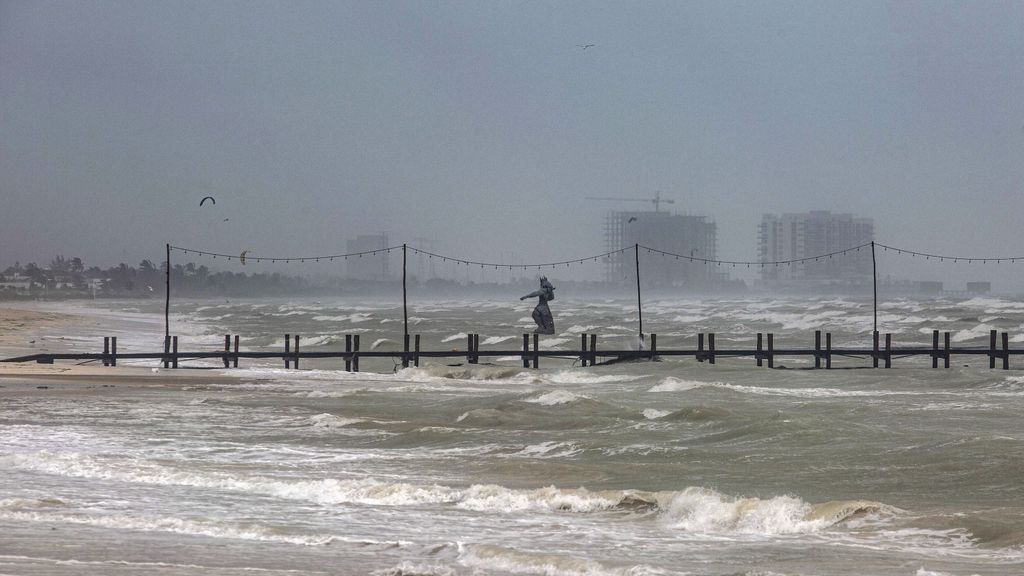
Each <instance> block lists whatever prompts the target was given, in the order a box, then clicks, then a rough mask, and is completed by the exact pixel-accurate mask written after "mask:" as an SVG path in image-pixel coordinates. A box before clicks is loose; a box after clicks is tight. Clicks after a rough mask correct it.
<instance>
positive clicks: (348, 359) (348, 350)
mask: <svg viewBox="0 0 1024 576" xmlns="http://www.w3.org/2000/svg"><path fill="white" fill-rule="evenodd" d="M351 371H352V335H351V334H345V372H351Z"/></svg>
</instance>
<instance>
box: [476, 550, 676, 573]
mask: <svg viewBox="0 0 1024 576" xmlns="http://www.w3.org/2000/svg"><path fill="white" fill-rule="evenodd" d="M458 562H459V564H462V565H463V566H466V567H467V568H470V569H472V570H473V573H474V574H475V573H477V572H478V571H482V573H486V574H490V573H508V574H531V575H532V574H536V575H540V576H655V575H663V574H670V573H669V572H665V571H664V570H661V569H657V568H652V567H649V566H645V565H642V564H640V565H630V566H611V565H607V564H603V563H601V562H598V561H597V560H591V559H588V558H577V557H575V556H569V555H566V554H544V553H538V552H523V551H520V550H515V549H513V548H507V547H504V546H496V545H492V544H460V545H459V557H458Z"/></svg>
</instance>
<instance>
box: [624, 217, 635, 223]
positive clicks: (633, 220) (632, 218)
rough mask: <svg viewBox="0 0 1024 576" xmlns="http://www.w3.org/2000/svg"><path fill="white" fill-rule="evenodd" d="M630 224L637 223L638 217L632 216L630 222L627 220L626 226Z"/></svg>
mask: <svg viewBox="0 0 1024 576" xmlns="http://www.w3.org/2000/svg"><path fill="white" fill-rule="evenodd" d="M630 222H636V216H630V217H629V220H626V224H629V223H630Z"/></svg>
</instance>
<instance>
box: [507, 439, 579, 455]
mask: <svg viewBox="0 0 1024 576" xmlns="http://www.w3.org/2000/svg"><path fill="white" fill-rule="evenodd" d="M580 452H583V450H582V449H580V448H579V447H578V446H576V445H575V444H573V443H571V442H554V441H551V442H542V443H540V444H532V445H530V446H527V447H525V448H523V449H522V450H520V451H519V452H516V453H515V454H513V456H523V457H527V458H568V457H570V456H575V455H577V454H579V453H580Z"/></svg>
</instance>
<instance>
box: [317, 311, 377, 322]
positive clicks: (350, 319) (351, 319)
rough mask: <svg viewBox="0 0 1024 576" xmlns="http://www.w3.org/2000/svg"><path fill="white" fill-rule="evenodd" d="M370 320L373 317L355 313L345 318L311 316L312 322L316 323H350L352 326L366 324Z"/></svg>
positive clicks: (364, 313) (363, 313)
mask: <svg viewBox="0 0 1024 576" xmlns="http://www.w3.org/2000/svg"><path fill="white" fill-rule="evenodd" d="M372 319H373V315H372V314H367V313H366V312H356V313H353V314H349V315H347V316H313V320H314V321H316V322H351V323H352V324H358V323H359V322H368V321H370V320H372Z"/></svg>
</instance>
